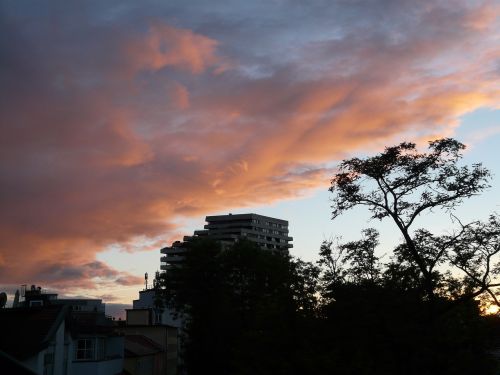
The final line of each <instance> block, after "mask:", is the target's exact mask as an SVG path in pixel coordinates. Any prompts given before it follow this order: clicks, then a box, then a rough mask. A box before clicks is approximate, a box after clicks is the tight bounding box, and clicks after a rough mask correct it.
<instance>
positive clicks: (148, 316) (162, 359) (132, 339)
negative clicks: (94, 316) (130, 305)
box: [116, 308, 178, 375]
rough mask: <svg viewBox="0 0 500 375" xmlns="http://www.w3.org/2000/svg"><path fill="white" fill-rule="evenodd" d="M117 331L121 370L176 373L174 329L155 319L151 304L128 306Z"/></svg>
mask: <svg viewBox="0 0 500 375" xmlns="http://www.w3.org/2000/svg"><path fill="white" fill-rule="evenodd" d="M126 312H127V318H126V321H125V322H122V324H121V325H118V326H117V328H116V330H117V332H119V333H121V334H123V335H124V336H125V361H124V370H125V371H127V372H128V373H130V374H134V375H135V374H137V375H139V374H140V375H146V374H147V375H156V374H158V375H159V374H168V375H173V374H177V365H178V362H177V357H178V352H177V351H178V335H177V332H178V329H177V327H173V326H170V325H167V324H162V323H159V322H156V321H155V319H154V317H155V314H154V311H153V309H151V308H144V309H128V310H126Z"/></svg>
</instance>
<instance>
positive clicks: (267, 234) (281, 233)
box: [161, 214, 293, 270]
mask: <svg viewBox="0 0 500 375" xmlns="http://www.w3.org/2000/svg"><path fill="white" fill-rule="evenodd" d="M205 220H206V222H207V224H205V226H204V229H202V230H196V231H195V232H194V235H193V236H185V237H184V242H181V241H176V242H174V243H173V244H172V246H170V247H164V248H163V249H161V253H162V254H165V255H164V256H162V257H161V261H162V264H161V269H162V270H166V269H167V268H168V266H170V265H175V264H179V263H180V262H182V260H183V259H184V256H183V255H184V252H185V251H186V242H189V241H190V240H192V239H193V238H195V237H209V238H212V239H214V240H217V241H219V242H220V243H221V244H222V245H223V246H228V245H231V244H234V243H235V242H237V241H238V240H239V239H242V238H246V239H248V240H249V241H252V242H255V243H257V244H258V245H259V246H260V248H261V249H263V250H268V251H273V252H279V253H288V249H289V248H291V247H293V245H292V244H291V243H290V242H291V241H292V240H293V238H292V237H290V236H289V235H288V221H286V220H281V219H275V218H273V217H268V216H262V215H257V214H235V215H233V214H229V215H217V216H207V217H206V219H205Z"/></svg>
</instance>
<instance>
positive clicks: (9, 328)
mask: <svg viewBox="0 0 500 375" xmlns="http://www.w3.org/2000/svg"><path fill="white" fill-rule="evenodd" d="M68 316H69V307H67V306H46V307H43V306H37V307H33V308H19V309H17V308H16V309H2V310H0V331H1V333H2V334H1V335H0V350H1V351H3V352H4V353H6V354H7V355H8V357H10V358H13V359H15V360H16V361H17V362H19V363H20V364H22V365H23V366H24V367H26V368H29V369H30V370H31V371H33V372H34V373H36V374H44V375H45V374H47V375H63V374H67V373H68V366H69V365H70V363H69V362H68V360H67V357H68V355H69V352H70V350H71V340H69V334H68V332H67V330H66V321H67V319H68Z"/></svg>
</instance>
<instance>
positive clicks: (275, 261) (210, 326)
mask: <svg viewBox="0 0 500 375" xmlns="http://www.w3.org/2000/svg"><path fill="white" fill-rule="evenodd" d="M350 245H352V244H350ZM349 247H350V246H349ZM330 250H331V247H330V246H329V244H324V245H323V247H322V251H321V253H322V255H321V260H320V263H321V265H316V264H311V263H306V262H303V261H300V260H298V259H294V258H290V257H285V256H281V255H274V254H272V253H270V252H266V251H262V250H260V249H259V248H258V247H257V246H256V245H255V244H254V243H251V242H248V241H241V242H239V243H237V244H235V245H234V246H233V247H231V248H229V249H226V250H224V251H222V250H221V248H220V245H219V244H218V243H217V242H215V241H210V240H198V241H194V242H193V243H192V246H191V251H189V252H188V253H187V256H186V262H185V264H184V266H183V267H181V268H178V269H175V270H170V272H168V274H167V280H166V281H167V283H166V285H167V286H168V288H167V296H168V299H169V302H170V304H171V305H172V306H174V307H175V309H176V310H177V311H178V312H179V313H181V314H182V315H183V316H184V318H185V323H186V325H185V341H184V343H183V345H184V350H183V352H184V358H183V360H184V365H185V367H186V372H187V373H188V374H193V375H196V374H202V373H203V374H206V373H214V374H228V375H229V374H235V375H236V374H386V375H387V374H419V375H421V374H479V373H480V374H490V373H491V374H493V373H494V370H495V368H496V364H495V362H494V361H493V360H492V357H491V356H490V355H489V346H490V345H491V339H492V335H490V332H491V331H490V329H489V325H488V323H489V322H488V321H487V320H486V319H484V318H483V317H481V315H480V313H479V306H478V302H476V301H475V300H471V301H469V302H467V303H464V304H461V305H460V306H456V307H454V308H453V309H449V310H448V311H446V312H444V313H442V314H439V315H438V316H437V317H432V316H431V311H430V305H429V302H428V301H426V300H425V299H423V298H422V293H421V291H420V290H419V288H418V287H416V286H415V285H418V284H414V283H413V282H412V281H411V279H412V277H413V276H414V275H412V274H411V272H409V273H408V274H407V275H399V276H401V277H397V278H395V274H394V267H398V266H399V264H398V263H394V264H390V265H389V266H387V268H386V269H385V271H384V272H382V270H379V269H370V272H369V273H366V274H365V273H364V272H362V274H361V275H360V273H359V271H360V267H361V268H363V267H364V266H366V265H365V264H357V263H356V261H354V264H353V267H352V268H343V267H344V266H345V263H341V262H339V263H337V265H336V267H337V268H336V270H337V271H338V273H335V272H332V269H331V268H330V266H331V262H332V258H333V255H332V254H331V252H330ZM336 255H338V254H336ZM351 255H352V253H347V254H346V256H347V258H349V257H350V256H351ZM395 262H396V260H395ZM368 275H369V276H368ZM451 303H453V302H452V301H450V300H447V299H446V298H442V299H440V301H439V303H438V304H437V305H438V307H439V308H440V309H442V310H443V311H445V310H446V308H447V306H449V305H450V304H451Z"/></svg>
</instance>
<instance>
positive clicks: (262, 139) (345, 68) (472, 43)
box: [0, 0, 500, 288]
mask: <svg viewBox="0 0 500 375" xmlns="http://www.w3.org/2000/svg"><path fill="white" fill-rule="evenodd" d="M0 7H1V8H0V17H1V18H0V50H1V51H2V59H0V127H1V129H0V130H1V134H2V137H0V156H1V157H0V205H1V207H2V215H1V216H0V283H8V284H14V283H22V282H25V281H29V282H36V283H41V284H44V285H49V286H50V285H53V286H57V287H59V286H61V285H64V288H72V287H79V288H92V287H94V286H95V285H109V283H115V284H120V285H122V286H127V285H131V284H134V283H138V282H140V281H139V280H138V278H135V277H134V276H133V275H129V274H127V273H123V272H119V271H117V270H115V269H113V267H112V266H111V265H106V264H104V263H102V262H97V261H95V254H96V253H97V252H99V251H102V250H103V249H104V248H105V247H106V246H108V245H112V244H119V245H120V246H122V247H123V248H126V249H133V248H134V246H132V245H131V244H132V243H133V242H134V241H135V239H136V238H138V237H142V238H144V237H145V238H155V237H158V236H160V235H166V234H168V233H169V232H172V231H174V230H175V229H176V226H175V219H176V218H178V217H179V216H183V215H187V216H189V215H200V216H201V215H203V213H205V212H207V211H213V210H214V209H225V208H229V207H231V206H235V205H236V206H239V207H241V206H244V205H252V204H255V203H261V204H262V203H267V202H270V201H273V200H278V199H283V198H287V197H293V196H297V195H298V194H300V192H301V191H303V190H307V189H309V188H312V187H317V186H318V185H321V184H325V182H327V181H328V175H329V173H330V170H329V169H328V168H326V167H325V165H328V164H329V163H330V162H331V161H332V160H335V159H338V158H340V157H343V156H345V155H347V154H349V152H351V151H352V150H354V149H359V148H366V147H374V146H373V145H375V144H377V142H384V141H385V140H388V139H391V140H392V139H394V138H396V139H399V138H402V137H405V138H408V137H413V138H416V137H417V138H418V137H430V136H436V135H439V134H443V133H444V134H447V133H448V132H450V129H451V127H450V125H451V126H453V125H454V124H455V123H456V121H457V120H458V119H459V117H460V116H461V115H462V114H464V113H466V112H469V111H472V110H474V109H476V108H480V107H488V106H490V107H491V106H495V105H497V103H498V100H499V97H498V92H499V91H498V81H499V76H498V61H499V59H500V51H499V47H498V43H496V42H497V40H498V30H500V28H499V27H498V26H499V25H498V14H499V8H498V6H497V5H496V4H495V3H493V2H484V3H481V2H479V3H471V2H467V1H465V0H464V1H460V0H456V1H453V3H452V4H451V5H450V3H449V2H432V3H428V2H425V3H423V2H415V1H409V0H408V1H389V0H387V1H311V2H307V3H305V2H301V1H264V0H262V1H252V2H248V1H217V2H206V1H201V0H200V1H189V2H185V1H168V2H165V1H153V0H151V1H142V2H132V1H106V2H103V1H77V2H67V1H51V2H43V1H33V2H19V1H2V2H1V3H0ZM471 56H474V59H471V58H470V57H471ZM255 192H259V194H255ZM25 279H29V280H25Z"/></svg>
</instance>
